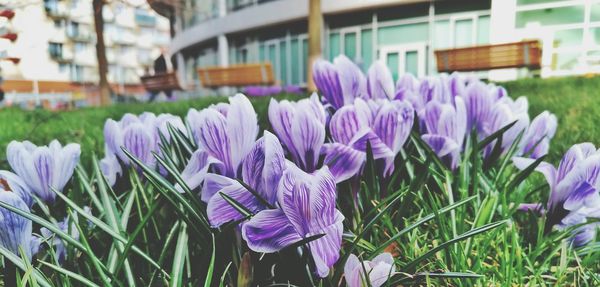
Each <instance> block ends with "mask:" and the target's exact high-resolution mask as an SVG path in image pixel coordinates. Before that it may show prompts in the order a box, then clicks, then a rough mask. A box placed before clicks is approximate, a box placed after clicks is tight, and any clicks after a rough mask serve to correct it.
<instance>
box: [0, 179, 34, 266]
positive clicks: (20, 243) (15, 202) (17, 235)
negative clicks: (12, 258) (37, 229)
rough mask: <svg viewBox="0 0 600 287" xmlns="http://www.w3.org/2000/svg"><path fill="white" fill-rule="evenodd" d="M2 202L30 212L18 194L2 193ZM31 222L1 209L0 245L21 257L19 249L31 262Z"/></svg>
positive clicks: (0, 195) (0, 193) (0, 197)
mask: <svg viewBox="0 0 600 287" xmlns="http://www.w3.org/2000/svg"><path fill="white" fill-rule="evenodd" d="M0 201H1V202H3V203H6V204H8V205H11V206H13V207H16V208H18V209H20V210H23V211H26V212H29V208H28V207H27V204H26V203H25V202H24V201H23V200H22V199H21V198H20V197H19V196H18V195H17V194H16V193H13V192H8V191H0ZM31 229H32V227H31V221H30V220H29V219H26V218H25V217H22V216H20V215H18V214H16V213H14V212H12V211H10V210H8V209H6V208H2V207H0V245H2V247H4V248H6V249H8V250H9V251H11V252H12V253H14V254H15V255H17V256H19V254H20V251H19V247H20V248H22V249H23V251H24V252H25V255H26V256H27V258H28V259H29V260H31V256H32V254H31V241H32V236H31Z"/></svg>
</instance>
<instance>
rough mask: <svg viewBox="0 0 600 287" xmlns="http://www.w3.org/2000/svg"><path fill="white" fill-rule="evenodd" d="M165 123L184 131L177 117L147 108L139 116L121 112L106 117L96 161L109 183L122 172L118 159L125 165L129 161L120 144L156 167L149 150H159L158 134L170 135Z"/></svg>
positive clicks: (128, 163) (183, 126)
mask: <svg viewBox="0 0 600 287" xmlns="http://www.w3.org/2000/svg"><path fill="white" fill-rule="evenodd" d="M168 124H171V125H173V127H175V128H176V129H179V130H180V131H182V132H186V129H185V125H184V124H183V121H182V120H181V118H179V117H176V116H173V115H170V114H161V115H159V116H158V117H157V116H156V115H154V114H153V113H148V112H146V113H142V114H141V115H139V116H135V115H133V114H125V115H124V116H123V117H122V118H121V120H120V121H118V122H117V121H115V120H113V119H108V120H107V121H106V123H105V124H104V142H105V145H104V149H105V157H104V158H103V159H102V160H101V161H100V167H101V169H102V173H103V174H104V176H105V177H106V179H107V181H108V183H109V184H110V185H114V184H115V182H116V180H117V178H118V177H119V176H121V175H122V173H123V169H122V167H121V162H122V163H123V164H124V165H126V166H129V165H130V160H129V158H128V157H127V155H125V153H124V152H123V150H122V149H121V147H124V148H125V149H126V150H127V151H129V152H131V154H133V155H134V156H135V157H136V158H138V159H139V160H140V161H141V162H142V163H144V164H145V165H147V166H149V167H150V168H156V166H157V163H156V159H155V158H154V155H153V154H152V152H156V153H160V149H159V147H158V144H159V143H160V134H162V135H163V136H165V138H166V139H167V140H169V139H170V134H169V132H168ZM163 174H164V172H163Z"/></svg>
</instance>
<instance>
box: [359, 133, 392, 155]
mask: <svg viewBox="0 0 600 287" xmlns="http://www.w3.org/2000/svg"><path fill="white" fill-rule="evenodd" d="M367 143H368V144H370V146H371V151H372V152H373V158H374V159H380V158H390V157H391V158H393V157H395V156H396V154H395V153H394V151H392V149H391V148H390V147H388V146H387V145H386V144H385V143H384V142H383V141H382V140H381V138H379V136H378V135H377V134H375V132H373V131H372V130H371V129H369V128H367V129H363V130H361V131H359V132H358V133H357V134H356V135H355V136H354V138H353V139H352V140H351V141H350V144H351V146H352V147H353V148H354V149H357V150H360V151H363V152H366V151H367Z"/></svg>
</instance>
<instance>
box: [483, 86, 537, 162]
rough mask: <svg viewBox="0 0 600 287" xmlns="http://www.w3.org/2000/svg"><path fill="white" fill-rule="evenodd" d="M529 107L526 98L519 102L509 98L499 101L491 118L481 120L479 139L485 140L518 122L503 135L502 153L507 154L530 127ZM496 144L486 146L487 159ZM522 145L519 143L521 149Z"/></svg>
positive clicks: (495, 104)
mask: <svg viewBox="0 0 600 287" xmlns="http://www.w3.org/2000/svg"><path fill="white" fill-rule="evenodd" d="M527 106H528V104H527V98H525V97H520V98H518V99H517V100H513V99H511V98H509V97H503V98H501V99H499V100H498V101H497V102H496V103H494V105H493V106H492V109H491V110H490V113H489V117H488V118H485V119H482V120H481V123H482V124H481V125H480V127H481V129H480V130H479V132H478V136H479V138H480V139H483V138H485V137H488V136H490V135H491V134H493V133H494V132H496V131H498V130H500V129H502V128H503V127H505V126H507V125H508V124H510V123H512V122H515V121H516V123H515V125H513V126H512V127H510V128H509V129H508V130H506V132H504V134H502V143H501V148H502V152H503V153H505V152H506V151H507V150H508V149H509V148H510V147H511V146H512V145H513V143H514V142H515V140H516V139H517V138H518V137H519V134H520V133H522V132H524V131H525V130H526V129H527V127H528V126H529V114H528V113H527ZM495 142H496V141H494V142H492V143H490V144H489V145H487V146H486V148H485V150H484V156H485V157H487V156H488V155H489V154H490V153H491V151H492V149H493V147H494V145H495ZM521 143H522V142H521ZM521 143H518V147H521Z"/></svg>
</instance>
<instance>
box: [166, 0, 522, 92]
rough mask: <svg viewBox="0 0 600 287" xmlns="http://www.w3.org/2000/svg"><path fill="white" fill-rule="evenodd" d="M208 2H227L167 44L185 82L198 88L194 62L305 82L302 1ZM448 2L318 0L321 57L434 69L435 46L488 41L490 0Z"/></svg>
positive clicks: (397, 69) (399, 69)
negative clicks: (265, 66)
mask: <svg viewBox="0 0 600 287" xmlns="http://www.w3.org/2000/svg"><path fill="white" fill-rule="evenodd" d="M194 1H198V0H194ZM214 1H217V2H214V3H217V4H218V1H221V2H225V4H227V5H226V6H225V7H224V9H221V10H220V11H218V12H219V13H220V16H216V17H215V18H212V19H209V20H206V21H204V22H201V23H196V24H195V25H192V26H189V25H183V23H181V25H179V31H178V33H177V35H176V37H175V38H173V41H172V44H171V46H170V50H171V52H173V53H179V54H180V55H181V56H182V58H183V59H182V61H183V63H184V65H185V67H186V69H185V72H184V73H185V78H186V81H187V83H186V84H188V85H195V86H197V87H200V86H201V85H200V83H199V82H198V76H197V75H196V69H197V68H199V67H206V66H213V65H228V64H237V63H255V62H265V61H268V62H271V63H272V64H273V69H274V74H275V75H276V79H277V82H278V84H281V85H292V84H293V85H303V84H305V83H306V74H307V73H306V72H307V69H308V67H307V64H306V63H307V57H308V43H307V34H306V31H307V22H306V17H307V11H308V6H307V5H308V4H307V3H308V1H306V0H272V1H268V2H266V3H259V1H256V0H254V1H253V0H247V1H249V2H252V3H250V4H248V5H249V6H244V7H243V8H239V9H238V10H235V9H232V6H231V3H232V1H231V0H228V1H224V0H214ZM239 1H241V2H243V1H244V0H238V2H239ZM513 1H516V0H513ZM209 2H210V1H209ZM261 2H262V1H261ZM449 2H451V3H449ZM456 2H457V1H437V2H434V3H431V2H429V1H397V0H396V1H392V0H371V1H364V0H344V1H339V0H322V5H323V6H322V10H323V13H324V29H323V49H322V51H323V57H324V58H327V59H333V58H334V57H335V56H337V55H339V54H341V53H343V54H346V55H347V56H348V57H349V58H351V59H352V60H353V61H354V62H355V63H357V64H358V65H359V66H360V67H361V68H363V69H364V70H365V71H366V69H368V67H369V66H370V65H371V64H372V63H373V62H374V61H376V60H382V61H384V62H385V63H386V64H387V65H388V66H389V67H390V68H391V69H392V73H393V75H394V77H398V75H400V74H402V73H404V72H411V73H414V74H417V75H421V76H424V75H428V74H434V73H435V60H434V58H435V57H434V54H433V51H434V50H435V49H441V48H452V47H463V46H470V45H475V44H486V43H490V21H491V17H490V14H491V11H490V6H491V4H490V3H491V1H490V0H488V1H479V0H470V1H467V0H462V1H460V4H457V3H456ZM221 4H222V3H221ZM457 7H460V9H457ZM178 19H180V18H178ZM223 40H224V41H225V43H226V45H225V47H223V44H222V43H223ZM209 59H211V60H209Z"/></svg>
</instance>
